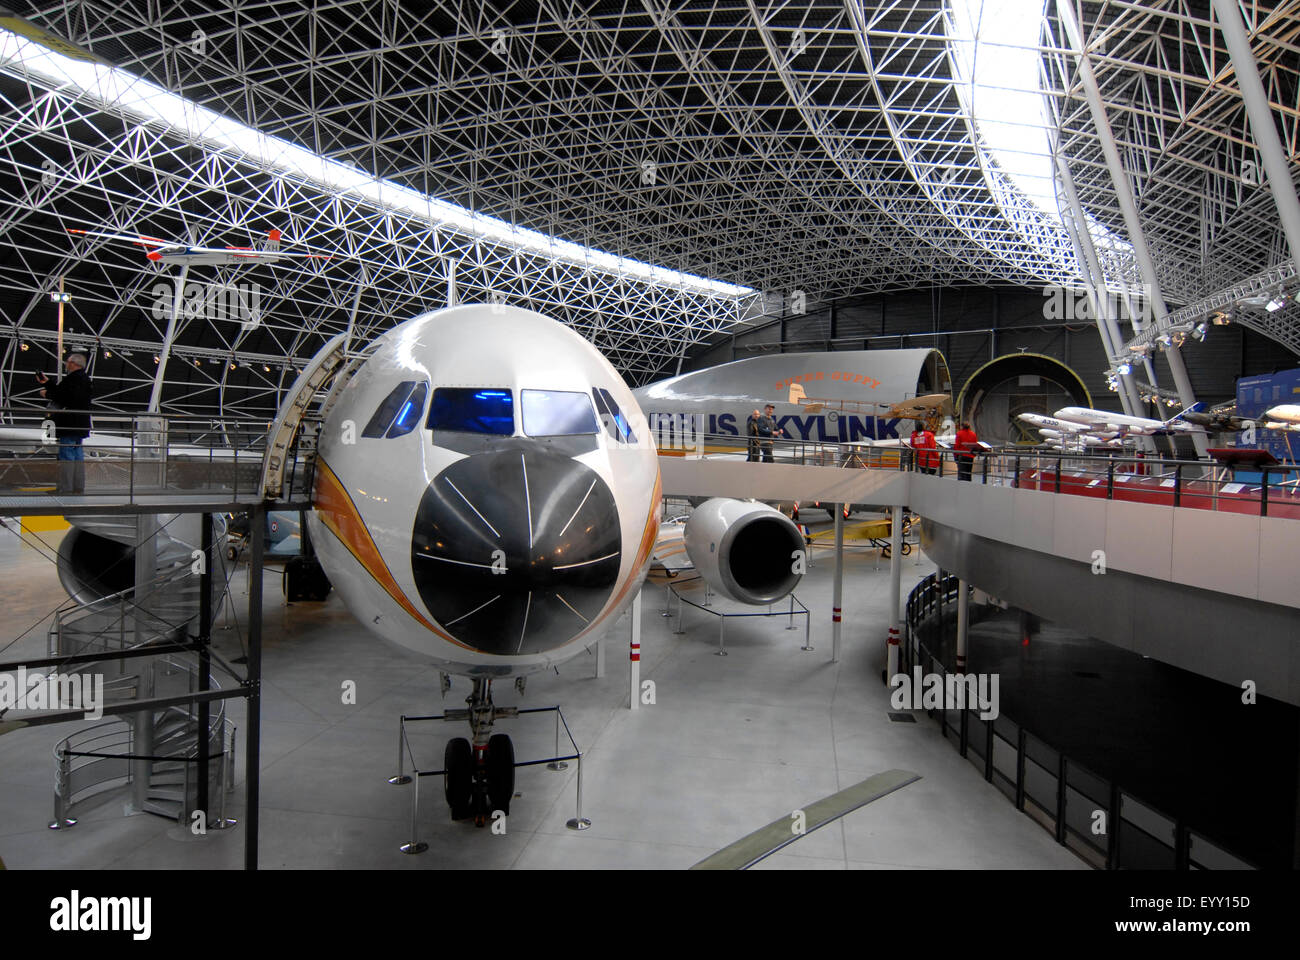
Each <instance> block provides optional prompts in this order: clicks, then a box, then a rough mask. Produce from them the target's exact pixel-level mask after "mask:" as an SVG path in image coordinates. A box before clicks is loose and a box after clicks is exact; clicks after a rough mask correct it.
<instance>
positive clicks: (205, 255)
mask: <svg viewBox="0 0 1300 960" xmlns="http://www.w3.org/2000/svg"><path fill="white" fill-rule="evenodd" d="M68 233H75V234H78V235H79V236H83V237H102V238H104V239H106V240H121V241H122V242H124V243H133V244H135V245H137V246H140V247H144V248H145V259H147V260H152V261H153V262H155V263H180V264H228V263H248V262H249V261H256V262H261V263H273V262H275V261H276V260H281V259H284V258H285V257H298V258H300V259H304V260H328V259H330V258H329V257H328V256H327V255H326V254H322V253H299V252H297V251H292V250H281V249H280V241H281V239H282V237H283V234H281V233H280V231H279V230H270V231H268V232H267V235H266V236H267V240H266V244H265V245H264V246H261V247H204V246H199V245H197V244H193V243H179V242H177V241H175V240H163V239H161V238H159V237H147V236H144V235H143V234H122V233H109V232H106V231H104V230H77V229H73V228H69V229H68Z"/></svg>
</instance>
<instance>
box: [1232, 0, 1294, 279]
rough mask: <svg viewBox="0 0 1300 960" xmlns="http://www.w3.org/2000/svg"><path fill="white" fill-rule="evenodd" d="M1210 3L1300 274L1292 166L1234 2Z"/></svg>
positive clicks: (1244, 27)
mask: <svg viewBox="0 0 1300 960" xmlns="http://www.w3.org/2000/svg"><path fill="white" fill-rule="evenodd" d="M1211 3H1212V4H1213V6H1214V12H1215V14H1217V16H1218V19H1219V31H1220V32H1221V33H1222V34H1223V42H1224V45H1225V46H1226V47H1227V48H1228V56H1229V57H1231V58H1232V68H1233V70H1234V71H1235V72H1236V74H1237V84H1238V85H1239V86H1240V88H1241V98H1242V100H1243V101H1245V104H1246V114H1247V116H1249V118H1250V134H1251V139H1253V140H1254V141H1255V147H1256V148H1257V149H1258V150H1259V155H1260V159H1261V160H1263V161H1264V171H1265V173H1267V174H1268V188H1269V190H1270V191H1271V192H1272V194H1273V203H1274V205H1275V206H1276V207H1277V214H1278V218H1279V219H1280V220H1281V222H1282V231H1283V232H1284V233H1285V234H1286V241H1287V245H1288V246H1289V247H1290V248H1291V259H1292V261H1293V262H1294V263H1295V266H1296V269H1297V270H1298V271H1300V198H1297V196H1296V190H1295V184H1294V183H1293V182H1292V180H1291V165H1290V162H1289V161H1288V159H1287V155H1286V151H1285V150H1283V148H1282V142H1281V141H1280V140H1279V139H1278V135H1277V127H1276V126H1275V125H1274V120H1273V111H1272V109H1271V108H1270V107H1269V103H1268V95H1267V94H1266V93H1265V92H1264V84H1263V83H1262V82H1261V81H1260V78H1259V64H1258V63H1256V61H1255V54H1254V52H1253V51H1252V50H1251V48H1250V37H1249V36H1247V35H1246V25H1245V23H1244V22H1243V21H1242V18H1241V9H1240V8H1239V7H1238V6H1237V0H1211Z"/></svg>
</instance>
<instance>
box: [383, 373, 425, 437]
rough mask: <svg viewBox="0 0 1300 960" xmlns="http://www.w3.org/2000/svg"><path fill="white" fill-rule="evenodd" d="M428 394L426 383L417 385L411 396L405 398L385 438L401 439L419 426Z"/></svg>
mask: <svg viewBox="0 0 1300 960" xmlns="http://www.w3.org/2000/svg"><path fill="white" fill-rule="evenodd" d="M428 392H429V385H428V384H426V383H417V384H416V385H415V389H414V390H412V391H411V395H410V396H409V397H407V398H406V402H405V403H404V404H402V409H400V410H398V411H397V419H396V420H394V421H393V425H392V426H391V427H389V428H388V433H387V434H386V436H389V437H401V436H405V435H406V434H408V433H410V432H411V431H412V430H414V429H415V428H416V427H417V426H419V424H420V418H421V417H423V416H424V398H425V396H426V395H427V394H428Z"/></svg>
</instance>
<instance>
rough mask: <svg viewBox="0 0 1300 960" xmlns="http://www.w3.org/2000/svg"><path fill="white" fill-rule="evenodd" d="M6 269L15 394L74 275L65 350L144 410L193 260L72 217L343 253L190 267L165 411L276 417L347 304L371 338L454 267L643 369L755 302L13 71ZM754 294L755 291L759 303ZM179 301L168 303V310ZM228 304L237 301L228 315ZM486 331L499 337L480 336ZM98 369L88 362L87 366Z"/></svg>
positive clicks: (0, 79) (443, 290)
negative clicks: (261, 238)
mask: <svg viewBox="0 0 1300 960" xmlns="http://www.w3.org/2000/svg"><path fill="white" fill-rule="evenodd" d="M0 111H2V112H3V114H4V116H5V120H6V136H5V137H4V138H3V142H2V143H0V171H3V174H4V176H3V179H2V180H0V243H3V244H4V247H5V253H6V256H5V259H4V261H3V262H0V282H2V283H3V284H4V285H6V286H7V287H8V288H9V289H10V290H11V291H21V292H22V294H23V296H24V298H25V305H24V307H23V309H21V310H20V311H18V312H17V314H16V315H14V316H12V317H11V318H9V323H8V324H6V325H4V326H3V327H0V330H5V331H6V332H8V333H9V334H10V338H9V342H8V346H7V349H6V351H5V354H4V360H3V374H4V380H3V389H4V396H5V398H6V400H7V401H9V402H21V401H23V400H24V399H29V398H30V399H34V398H35V385H34V384H32V383H30V382H29V381H27V380H26V379H25V378H23V377H22V376H21V374H22V372H24V371H30V369H31V367H32V363H31V361H30V358H29V359H28V361H27V362H26V363H24V364H21V365H20V364H19V360H20V359H21V354H22V353H24V352H28V351H31V350H33V349H34V350H36V351H38V352H43V353H47V354H48V355H49V357H48V359H47V360H46V361H45V363H44V364H41V363H37V364H36V366H38V367H40V366H44V367H45V369H53V366H54V364H55V361H54V360H53V353H54V340H55V331H54V327H53V323H52V308H51V305H50V304H49V302H48V301H49V294H50V293H51V292H52V291H53V289H54V288H55V287H56V285H57V281H58V278H59V277H66V278H67V286H68V288H69V289H70V290H72V291H74V296H73V300H72V302H71V303H70V304H69V305H68V308H69V309H68V318H69V320H68V333H67V335H66V336H65V346H67V347H83V348H88V349H89V350H90V351H92V352H93V353H94V354H95V355H96V361H95V362H96V363H99V364H100V365H103V364H104V363H105V362H106V360H107V359H108V357H106V356H105V352H107V353H108V354H113V355H116V361H117V363H118V364H119V366H118V367H116V368H115V374H114V376H113V380H114V381H115V382H116V384H117V387H116V388H115V389H114V390H113V391H112V392H111V393H100V394H99V395H98V396H97V400H98V401H99V402H100V403H101V404H103V405H105V406H107V407H111V406H120V407H130V406H139V405H140V404H139V401H140V399H141V397H142V395H144V394H147V392H148V385H149V384H151V383H152V380H153V373H154V369H155V361H154V359H153V358H154V357H155V356H156V355H157V353H158V345H159V344H160V343H161V342H162V339H163V332H164V329H165V327H166V325H167V319H168V317H169V316H170V309H171V303H170V298H171V291H172V289H173V284H174V278H175V275H176V273H177V271H178V268H176V267H174V266H155V265H153V264H150V263H149V262H148V261H147V260H146V259H145V258H144V257H143V255H142V254H143V252H144V251H143V250H142V249H133V248H132V247H131V246H129V245H123V244H119V243H115V242H112V241H106V240H102V239H98V238H83V237H74V236H73V235H70V234H68V233H67V232H66V231H67V228H69V227H84V226H92V227H96V228H99V229H104V230H111V231H120V232H123V233H145V234H148V235H153V236H166V237H176V238H179V239H185V238H192V239H194V240H196V241H198V242H200V243H209V244H216V245H224V244H232V243H233V244H247V243H249V242H250V240H255V239H256V236H255V234H256V232H257V230H260V229H264V228H270V227H274V228H278V229H280V230H282V231H283V232H284V234H285V236H286V238H288V239H292V240H298V239H300V238H302V239H306V240H307V241H308V243H309V244H310V249H312V250H314V251H318V252H324V253H328V254H329V255H330V259H328V260H300V261H280V262H277V263H275V264H273V265H271V264H249V265H240V266H238V267H217V266H207V267H201V266H194V267H191V269H190V273H189V284H188V285H187V288H188V289H191V290H194V291H196V292H199V291H201V293H202V298H201V299H199V300H197V301H195V300H193V299H190V298H188V297H187V305H186V309H184V310H183V311H182V316H181V325H180V329H179V331H178V335H177V341H176V346H175V347H174V349H173V363H188V364H189V365H191V366H193V367H194V371H193V372H192V373H191V374H190V377H189V381H188V382H187V383H186V384H185V385H184V389H183V390H179V389H176V387H177V384H175V383H173V382H172V377H171V376H170V374H169V378H168V382H169V384H171V386H172V389H171V390H169V392H168V394H167V395H166V396H165V398H164V403H163V410H164V412H166V411H169V410H171V411H176V412H180V411H182V410H183V411H185V412H190V413H193V412H199V411H211V412H213V413H219V412H220V413H225V414H229V415H237V416H248V417H249V418H253V419H256V418H267V417H269V416H271V415H272V414H273V412H274V409H275V407H276V406H277V405H278V400H279V397H280V395H281V393H282V391H283V390H284V389H286V388H287V387H288V386H289V385H290V384H292V382H293V379H294V376H295V369H296V368H297V367H300V366H301V365H302V364H303V363H305V362H306V361H307V360H308V359H310V357H311V356H312V355H313V354H314V352H315V350H316V349H317V348H318V347H319V346H320V345H322V344H323V343H324V342H325V341H326V340H328V339H329V338H330V337H331V336H333V335H334V334H337V333H340V332H342V331H343V330H344V329H345V328H346V327H347V325H348V322H349V319H350V318H351V316H352V306H353V303H354V301H355V299H356V296H357V287H358V285H361V287H362V290H361V294H362V296H361V301H360V306H359V309H358V311H357V316H356V322H355V329H354V335H355V338H356V341H357V342H358V343H364V342H365V341H366V340H368V339H370V338H372V337H373V336H375V335H377V334H379V333H381V332H383V331H384V330H386V329H388V328H390V327H391V326H393V325H394V324H396V323H398V322H400V321H401V320H404V319H406V318H408V317H411V316H414V315H416V314H417V313H419V312H421V311H423V310H427V309H432V308H435V307H438V306H442V305H445V303H446V302H447V296H448V282H449V274H450V273H452V272H454V274H455V280H454V286H455V289H456V291H457V294H458V298H459V300H460V301H461V302H465V301H469V300H493V301H499V302H502V303H508V304H515V305H520V306H527V307H531V308H533V309H537V310H539V311H541V312H544V313H546V314H548V315H550V316H552V317H555V318H557V319H560V320H563V321H564V322H566V323H568V324H569V325H570V326H572V327H573V328H574V329H575V330H577V331H578V332H580V333H581V334H582V335H583V336H585V337H587V338H588V339H589V340H591V341H592V342H593V343H594V344H595V345H596V346H597V347H598V348H599V349H600V350H601V352H602V353H604V354H605V356H606V357H608V358H609V359H610V360H611V362H613V363H614V364H615V366H617V367H618V368H619V369H620V371H621V372H622V373H623V374H624V375H625V376H626V377H627V378H628V379H629V380H631V381H632V382H634V383H643V382H647V381H649V380H651V379H654V378H656V377H657V376H662V375H663V374H664V373H665V372H666V371H668V372H671V368H672V366H673V365H674V364H675V363H676V361H677V360H678V358H680V357H681V356H682V355H683V353H684V352H685V350H687V349H689V347H690V346H692V345H693V344H695V343H697V342H701V341H703V340H705V339H707V338H708V337H709V336H711V335H714V334H717V333H718V332H721V331H723V330H729V329H731V327H732V326H733V325H734V324H735V323H736V322H737V321H738V320H740V318H741V313H742V311H743V310H745V309H746V307H747V304H746V301H745V300H743V299H737V298H735V297H730V296H725V295H722V294H710V293H705V292H701V291H696V290H690V289H686V288H684V287H673V286H665V285H663V284H659V283H651V282H645V281H643V280H641V279H640V278H636V277H629V276H626V275H621V274H617V273H612V272H609V271H608V270H605V269H601V268H597V267H594V266H590V265H586V264H582V263H576V262H570V261H567V260H564V259H559V258H556V257H549V256H545V255H541V254H538V253H534V252H530V251H527V250H524V249H512V248H510V247H507V246H505V245H503V244H500V243H494V242H490V241H488V240H486V239H483V238H481V237H475V236H472V235H468V234H466V233H462V232H458V231H457V230H455V229H452V228H448V227H441V228H440V227H432V226H431V225H430V224H429V223H427V222H425V221H423V220H418V219H416V218H414V217H411V216H409V215H406V214H404V213H401V212H398V211H395V210H391V209H381V208H377V207H375V206H373V205H371V204H369V203H367V202H366V201H364V200H362V199H360V198H357V197H353V196H349V195H346V194H338V193H335V194H330V193H328V192H326V191H325V190H324V189H322V188H321V187H320V186H318V185H316V184H313V183H309V182H306V181H303V180H300V179H296V178H293V177H291V176H289V175H286V174H282V173H279V172H277V171H275V170H268V169H260V168H258V167H257V166H256V165H254V164H252V163H250V162H248V161H246V160H244V159H242V158H240V157H236V156H232V155H230V154H228V153H215V152H211V151H209V150H205V149H204V148H203V147H202V146H201V145H198V144H194V143H188V142H185V141H183V140H180V139H178V138H177V137H176V135H175V134H174V132H173V131H169V130H166V129H160V128H158V126H157V125H155V124H150V123H146V122H142V121H140V120H139V119H137V118H134V117H131V116H127V115H125V114H122V113H120V112H119V113H114V112H106V111H105V110H104V108H103V105H102V104H96V103H93V102H90V101H88V100H86V99H79V98H77V97H74V96H71V95H69V94H68V93H65V92H60V91H57V90H51V89H48V88H46V87H45V86H44V85H43V84H42V83H41V82H40V81H38V80H35V79H33V78H29V77H24V76H21V75H17V74H15V73H14V72H10V71H0ZM253 285H256V287H257V289H258V291H259V293H258V301H259V302H260V306H261V310H260V312H259V313H258V315H257V316H256V317H249V316H244V315H231V314H230V312H229V310H225V307H226V304H228V303H229V302H230V300H229V298H228V297H227V298H226V299H224V300H223V299H222V298H221V296H218V295H215V294H220V292H221V291H223V290H225V291H229V290H231V289H234V290H236V291H238V290H240V289H241V288H243V289H245V290H247V289H249V288H250V287H252V286H253ZM751 299H752V298H751ZM164 301H165V305H164ZM223 310H225V313H224V314H223V312H222V311H223ZM485 346H486V345H485ZM92 372H93V369H92Z"/></svg>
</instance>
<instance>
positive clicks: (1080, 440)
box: [1038, 427, 1124, 447]
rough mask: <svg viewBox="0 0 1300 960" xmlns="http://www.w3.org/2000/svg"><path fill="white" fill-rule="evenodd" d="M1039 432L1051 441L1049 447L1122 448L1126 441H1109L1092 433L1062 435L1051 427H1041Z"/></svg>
mask: <svg viewBox="0 0 1300 960" xmlns="http://www.w3.org/2000/svg"><path fill="white" fill-rule="evenodd" d="M1038 432H1039V433H1041V434H1042V435H1043V436H1044V437H1047V438H1048V439H1049V441H1051V442H1049V444H1048V445H1049V446H1054V447H1061V446H1067V447H1068V446H1070V445H1074V446H1084V447H1122V446H1124V441H1123V440H1120V439H1113V440H1107V439H1105V438H1104V437H1098V436H1094V435H1093V434H1091V433H1062V432H1061V431H1059V430H1053V429H1051V428H1050V427H1039V428H1038Z"/></svg>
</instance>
